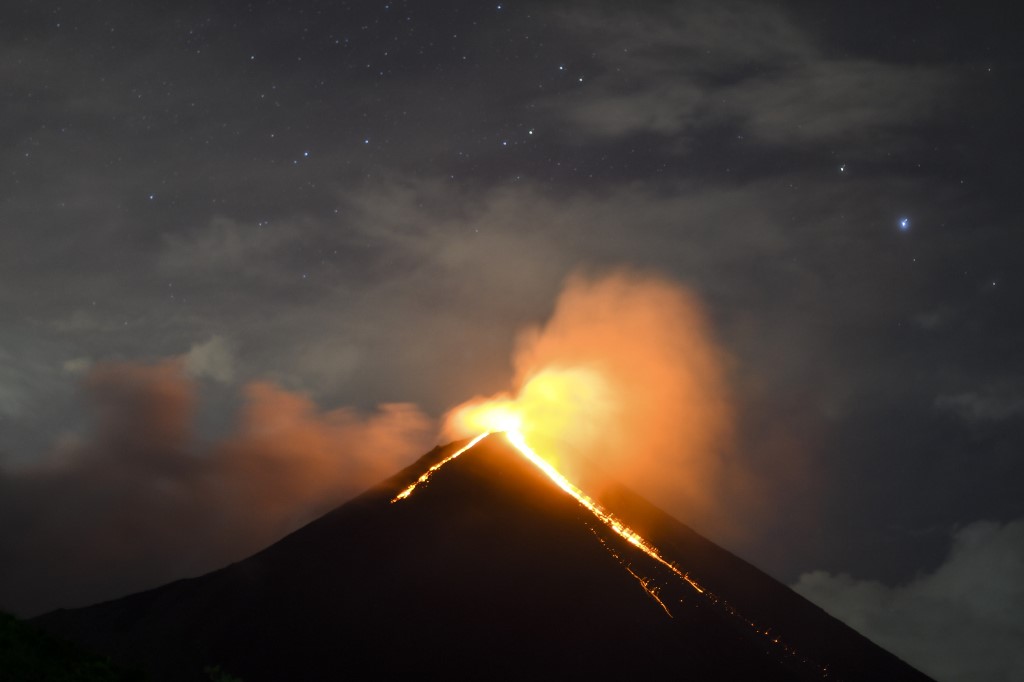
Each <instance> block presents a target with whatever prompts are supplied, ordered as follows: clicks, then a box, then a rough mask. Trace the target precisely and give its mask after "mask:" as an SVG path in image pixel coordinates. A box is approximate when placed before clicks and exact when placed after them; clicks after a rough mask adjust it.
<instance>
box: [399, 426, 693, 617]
mask: <svg viewBox="0 0 1024 682" xmlns="http://www.w3.org/2000/svg"><path fill="white" fill-rule="evenodd" d="M489 435H491V432H485V433H481V434H480V435H479V436H477V437H476V438H474V439H473V440H471V441H469V443H468V444H466V445H465V446H463V447H461V448H459V449H458V450H456V451H455V452H453V453H452V454H450V455H448V456H447V457H445V458H444V459H443V460H441V461H440V462H438V463H437V464H435V465H434V466H432V467H430V468H429V469H427V470H426V471H425V472H424V473H423V475H422V476H420V477H419V478H418V479H416V480H415V481H414V482H413V483H412V484H410V485H409V486H408V487H406V488H405V489H404V490H402V492H400V493H398V494H397V495H395V497H394V499H392V500H391V502H392V503H394V502H398V501H399V500H404V499H406V498H407V497H409V496H410V495H412V493H413V491H414V490H415V489H416V487H417V486H418V485H420V484H421V483H426V482H427V481H428V480H429V479H430V477H431V476H432V475H433V474H434V472H435V471H437V470H438V469H440V468H441V467H443V466H444V465H445V464H447V463H448V462H450V461H452V460H453V459H455V458H456V457H458V456H459V455H461V454H462V453H464V452H466V451H467V450H469V449H470V448H472V447H473V446H474V445H476V444H477V443H479V442H480V441H482V440H483V439H484V438H486V437H487V436H489ZM505 438H506V439H507V440H508V442H509V443H510V444H511V445H512V446H513V447H514V448H515V449H516V450H518V451H519V453H520V454H521V455H522V456H523V457H525V458H526V459H527V460H529V461H530V463H531V464H533V465H534V466H535V467H537V468H538V469H540V470H541V471H542V472H544V474H545V475H546V476H547V477H548V478H550V479H551V480H552V481H553V482H554V484H555V485H557V486H558V487H559V488H561V489H562V490H564V491H565V492H567V493H569V494H570V495H572V497H574V498H575V499H576V501H577V502H579V503H580V504H581V505H583V506H584V507H585V508H586V509H587V510H588V511H590V513H592V514H593V515H594V516H596V517H597V519H598V520H599V521H600V522H601V523H603V524H604V525H605V526H607V527H608V528H610V529H611V530H612V531H613V532H614V533H616V534H617V535H619V536H620V537H622V538H623V539H624V540H625V541H626V542H628V543H629V544H631V545H633V546H634V547H636V548H637V549H639V550H640V551H642V552H643V553H644V554H646V555H647V556H649V557H651V558H652V559H654V560H655V561H657V562H658V563H659V564H661V565H662V566H664V567H665V568H667V569H668V570H670V571H671V572H672V573H674V574H675V575H676V576H677V577H679V578H680V579H682V580H685V581H686V582H687V583H688V584H689V585H690V587H692V588H693V589H695V590H697V592H699V593H701V594H704V588H702V587H701V586H700V585H698V584H697V583H696V582H695V581H694V580H693V579H692V578H690V576H689V575H687V574H685V573H683V572H682V571H680V570H679V569H678V568H676V566H675V564H672V563H671V562H669V561H666V560H665V559H664V558H663V557H662V556H661V554H660V553H659V552H658V549H657V548H656V547H655V546H654V545H652V544H651V543H649V542H648V541H647V540H645V539H644V538H643V537H642V536H641V535H640V534H639V533H637V532H636V531H635V530H633V529H632V528H630V527H629V526H627V525H626V524H624V523H623V522H622V521H620V520H619V519H618V518H616V516H615V515H614V514H612V513H611V512H609V511H607V510H606V509H605V508H604V507H602V506H601V505H599V504H598V503H597V502H595V501H594V500H593V499H591V498H590V497H589V496H588V495H587V494H586V493H584V492H583V491H582V490H580V489H579V488H577V487H576V486H575V485H573V484H572V482H571V481H569V479H567V478H566V477H565V476H563V475H562V474H561V473H560V472H559V471H558V470H557V469H555V467H553V466H551V464H549V463H548V461H547V460H546V459H544V458H543V457H541V456H540V455H538V454H537V453H536V452H534V450H533V448H531V447H530V446H529V445H528V444H527V443H526V439H525V438H523V434H521V433H520V432H518V431H506V432H505ZM645 589H646V588H645ZM658 601H659V603H660V601H661V600H660V599H659V600H658ZM663 606H664V605H663ZM666 611H667V609H666ZM669 615H671V614H669Z"/></svg>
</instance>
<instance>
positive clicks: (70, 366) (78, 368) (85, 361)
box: [61, 358, 92, 375]
mask: <svg viewBox="0 0 1024 682" xmlns="http://www.w3.org/2000/svg"><path fill="white" fill-rule="evenodd" d="M90 367H92V360H91V359H89V358H71V359H70V360H65V361H64V364H63V365H61V369H63V370H64V371H65V372H67V373H68V374H74V375H80V374H85V373H86V372H87V371H89V368H90Z"/></svg>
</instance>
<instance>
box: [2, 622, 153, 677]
mask: <svg viewBox="0 0 1024 682" xmlns="http://www.w3.org/2000/svg"><path fill="white" fill-rule="evenodd" d="M0 679H3V680H4V682H7V681H8V680H9V681H10V682H37V681H38V682H44V681H45V682H129V681H130V682H139V681H141V680H145V679H146V678H145V676H144V675H143V674H142V673H140V672H135V671H130V670H125V669H123V668H120V667H118V666H116V665H114V664H113V663H112V662H111V661H110V660H109V659H106V658H103V657H101V656H96V655H94V654H90V653H88V652H86V651H83V650H82V649H79V648H78V647H77V646H75V645H74V644H71V643H69V642H65V641H63V640H60V639H57V638H56V637H53V636H52V635H49V634H47V633H45V632H41V631H40V630H37V629H36V628H34V627H32V626H31V625H29V624H27V623H23V622H21V621H20V620H18V619H17V618H15V617H14V616H11V615H9V614H6V613H3V612H2V611H0Z"/></svg>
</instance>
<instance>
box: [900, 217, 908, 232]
mask: <svg viewBox="0 0 1024 682" xmlns="http://www.w3.org/2000/svg"><path fill="white" fill-rule="evenodd" d="M909 229H910V218H900V231H901V232H906V231H907V230H909Z"/></svg>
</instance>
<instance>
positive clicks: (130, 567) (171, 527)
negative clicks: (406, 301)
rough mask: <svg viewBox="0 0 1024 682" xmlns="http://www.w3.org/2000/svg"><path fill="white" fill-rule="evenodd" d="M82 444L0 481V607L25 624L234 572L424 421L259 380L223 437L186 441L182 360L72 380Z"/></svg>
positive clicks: (418, 446) (378, 469)
mask: <svg viewBox="0 0 1024 682" xmlns="http://www.w3.org/2000/svg"><path fill="white" fill-rule="evenodd" d="M84 389H85V396H86V398H87V400H88V402H89V404H90V405H91V407H92V408H93V411H94V427H93V430H92V432H91V433H89V434H86V435H83V436H80V437H78V438H74V439H70V438H69V439H63V441H62V444H61V445H59V446H58V448H57V450H56V451H55V452H54V453H52V455H51V456H50V457H49V458H48V459H47V460H46V461H45V462H44V463H39V464H37V465H36V466H34V467H32V468H21V469H19V470H18V471H16V472H15V471H3V470H0V608H5V609H11V610H14V611H16V612H19V613H26V614H27V613H37V612H40V611H42V610H45V609H49V608H53V607H56V606H73V605H81V604H85V603H89V602H92V601H96V600H99V599H102V598H110V597H114V596H118V595H120V594H123V593H125V592H129V591H134V590H138V589H143V588H146V587H152V586H154V585H157V584H159V583H161V582H164V581H167V580H171V579H175V578H180V577H182V576H186V575H195V574H199V573H202V572H205V571H208V570H212V569H214V568H217V567H218V566H221V565H224V564H226V563H228V562H230V561H233V560H237V559H240V558H242V557H244V556H246V555H247V554H250V553H252V552H253V551H256V550H258V549H260V548H262V547H264V546H266V545H267V544H269V543H270V542H272V541H274V540H276V539H278V538H279V537H281V536H282V535H284V534H285V533H287V532H288V531H290V530H293V529H295V528H297V527H298V526H300V525H301V524H303V523H305V522H307V521H309V520H311V519H313V518H315V517H316V516H317V515H319V514H320V513H322V512H324V511H326V510H327V509H329V508H331V507H333V506H335V505H336V504H339V503H340V502H342V501H344V500H345V499H346V498H348V497H350V496H352V495H353V494H355V493H358V492H361V491H362V490H363V489H365V488H366V487H367V486H369V485H372V484H374V483H377V482H378V481H380V480H381V479H383V478H384V477H386V476H387V475H389V474H392V473H394V471H395V470H397V469H398V468H399V467H400V466H402V465H404V464H406V463H408V462H409V461H411V460H412V459H413V458H414V457H415V456H417V455H419V454H422V453H423V452H424V451H425V450H426V449H427V448H428V447H429V445H430V444H431V442H432V440H433V438H432V435H433V429H432V423H431V421H430V420H429V419H427V418H426V417H425V416H424V415H423V414H422V413H421V412H420V411H419V410H418V409H416V408H415V407H414V406H411V405H408V404H387V405H381V406H380V407H379V408H378V409H377V410H376V411H374V412H371V413H369V414H364V413H360V412H358V411H355V410H353V409H350V408H339V409H334V410H328V411H323V410H320V409H319V408H318V407H317V406H316V405H314V404H313V403H312V401H311V400H310V399H309V398H307V397H306V396H304V395H302V394H300V393H293V392H289V391H286V390H283V389H281V388H279V387H277V386H275V385H273V384H269V383H259V382H257V383H250V384H249V385H247V386H246V387H245V388H244V404H243V407H242V409H241V412H240V414H239V417H238V419H237V423H236V424H235V426H234V429H233V430H232V431H231V433H229V434H228V435H227V436H226V437H224V438H222V439H220V440H218V441H216V442H213V443H210V444H203V443H200V442H197V438H196V436H195V433H194V430H193V428H194V427H193V424H194V417H195V408H196V386H195V384H194V382H193V380H192V379H190V378H189V376H188V374H187V372H186V371H185V363H184V362H183V361H182V360H181V359H175V360H169V361H165V362H161V363H157V364H150V365H146V364H137V363H106V364H99V365H96V366H95V367H94V368H93V369H92V370H91V371H90V372H89V374H88V375H87V376H86V378H85V383H84Z"/></svg>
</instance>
